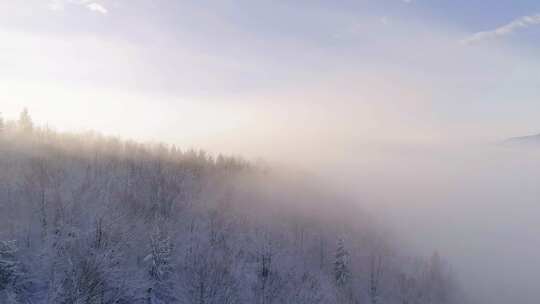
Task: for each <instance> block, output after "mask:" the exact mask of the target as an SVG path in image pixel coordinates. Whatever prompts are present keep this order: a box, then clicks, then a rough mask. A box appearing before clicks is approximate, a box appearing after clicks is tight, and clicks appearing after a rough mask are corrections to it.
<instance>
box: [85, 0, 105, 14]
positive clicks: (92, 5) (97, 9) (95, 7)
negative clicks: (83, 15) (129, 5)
mask: <svg viewBox="0 0 540 304" xmlns="http://www.w3.org/2000/svg"><path fill="white" fill-rule="evenodd" d="M86 7H87V8H88V9H89V10H91V11H94V12H98V13H101V14H103V15H107V13H109V11H108V10H107V9H106V8H105V7H104V6H103V5H101V4H99V3H95V2H92V3H89V4H87V5H86Z"/></svg>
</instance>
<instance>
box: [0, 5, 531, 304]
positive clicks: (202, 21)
mask: <svg viewBox="0 0 540 304" xmlns="http://www.w3.org/2000/svg"><path fill="white" fill-rule="evenodd" d="M538 88H540V2H539V1H537V0H492V1H485V0H429V1H428V0H333V1H322V0H309V1H308V0H295V1H285V0H257V1H253V0H215V1H207V0H198V1H186V0H129V1H128V0H96V1H93V0H24V1H20V0H0V112H1V113H2V115H3V116H4V117H6V118H9V119H15V118H16V117H17V116H18V113H19V112H20V111H21V110H22V109H23V108H24V107H27V108H28V109H29V111H30V113H31V114H32V117H33V118H34V120H35V121H36V122H38V123H39V124H48V125H49V126H52V127H54V128H56V129H58V130H68V131H84V130H97V131H100V132H103V133H105V134H110V135H119V136H122V137H127V138H134V139H140V140H148V141H165V142H168V143H174V144H179V145H180V146H184V147H197V148H205V149H207V150H209V151H210V152H224V153H229V154H231V153H232V154H240V155H243V156H245V157H248V158H251V157H253V158H257V157H263V158H265V159H269V160H274V161H275V160H280V161H281V160H284V159H286V160H287V161H288V162H292V163H294V164H303V165H305V166H306V167H310V166H311V167H314V165H313V164H320V163H326V164H327V165H326V166H321V167H320V168H325V169H321V171H320V172H319V173H321V174H323V175H327V176H330V177H331V178H332V179H333V180H334V181H335V183H336V184H340V185H341V187H343V188H347V187H350V188H351V189H353V190H354V191H358V192H359V193H357V192H354V191H353V192H354V194H355V195H356V194H357V195H360V197H363V198H364V200H366V201H373V202H374V204H379V205H380V206H379V207H378V208H386V210H387V212H388V213H389V217H391V218H393V221H394V224H395V226H396V227H397V229H398V231H400V232H401V233H403V234H405V235H409V236H412V242H413V243H418V244H419V246H420V247H423V248H440V249H441V250H442V251H444V253H446V255H447V256H448V257H449V258H450V259H451V260H452V261H453V262H455V265H456V268H457V270H458V271H459V272H460V273H461V274H462V276H464V277H467V278H468V280H465V282H467V284H469V285H470V286H468V288H469V290H470V289H474V288H478V289H481V290H482V292H485V293H489V294H491V295H492V296H493V299H492V300H491V301H488V303H499V302H500V303H512V302H514V303H536V302H537V300H536V299H537V298H538V297H540V294H539V293H538V291H537V288H536V286H534V285H535V284H534V283H535V282H536V279H535V278H536V275H537V274H538V272H540V263H539V262H538V258H537V257H538V256H539V255H540V252H539V251H538V248H537V247H538V246H535V244H538V239H537V236H536V234H535V233H534V232H536V231H538V225H537V218H538V210H537V209H538V208H537V207H536V205H537V197H538V195H539V193H538V191H537V190H536V189H537V186H536V184H537V181H538V173H536V172H535V171H536V170H535V168H538V164H540V161H539V159H538V158H537V157H536V156H534V155H533V156H531V155H527V156H524V155H523V154H520V153H516V154H515V153H514V152H515V151H514V152H509V151H506V150H503V151H501V150H497V149H495V150H496V151H495V150H492V148H493V147H489V148H486V147H485V146H489V145H490V144H492V143H495V142H499V141H501V140H504V139H506V138H508V137H513V136H522V135H529V134H536V133H539V132H540V123H539V120H538V113H540V102H539V97H540V94H539V93H538V92H539V90H538ZM450 146H451V147H450ZM472 147H474V148H475V149H472ZM479 147H482V148H479ZM388 189H393V190H394V191H388ZM428 250H429V249H428ZM515 261H520V262H515ZM512 268H513V269H512ZM501 272H503V273H504V275H501ZM523 282H525V283H523ZM471 286H472V287H471ZM494 289H496V290H497V291H498V292H493V290H494Z"/></svg>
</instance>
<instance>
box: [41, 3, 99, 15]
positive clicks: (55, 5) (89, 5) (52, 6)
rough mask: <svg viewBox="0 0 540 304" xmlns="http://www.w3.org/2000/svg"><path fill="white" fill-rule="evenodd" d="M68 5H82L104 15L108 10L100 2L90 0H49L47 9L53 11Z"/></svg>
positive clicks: (63, 8)
mask: <svg viewBox="0 0 540 304" xmlns="http://www.w3.org/2000/svg"><path fill="white" fill-rule="evenodd" d="M68 5H79V6H83V7H85V8H87V9H89V10H91V11H93V12H96V13H100V14H103V15H106V14H108V13H109V10H108V9H107V8H106V7H105V6H104V5H102V4H99V3H97V2H93V1H92V0H51V1H50V2H49V5H48V6H49V9H51V10H53V11H64V10H65V9H66V7H67V6H68Z"/></svg>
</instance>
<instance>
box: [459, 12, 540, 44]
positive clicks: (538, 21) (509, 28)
mask: <svg viewBox="0 0 540 304" xmlns="http://www.w3.org/2000/svg"><path fill="white" fill-rule="evenodd" d="M534 25H540V14H536V15H530V16H523V17H520V18H518V19H516V20H514V21H512V22H510V23H508V24H505V25H503V26H501V27H498V28H496V29H494V30H489V31H483V32H478V33H475V34H473V35H471V36H469V37H467V38H465V39H463V40H462V41H461V42H462V43H463V44H473V43H476V42H480V41H484V40H491V39H496V38H499V37H502V36H506V35H509V34H512V33H514V32H515V31H518V30H520V29H526V28H528V27H531V26H534Z"/></svg>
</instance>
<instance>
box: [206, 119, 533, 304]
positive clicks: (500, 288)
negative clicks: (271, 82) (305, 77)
mask: <svg viewBox="0 0 540 304" xmlns="http://www.w3.org/2000/svg"><path fill="white" fill-rule="evenodd" d="M330 115H332V114H330ZM325 127H326V128H325V129H324V130H325V131H326V132H316V131H313V130H319V129H318V128H321V126H320V125H319V127H312V126H311V125H309V124H306V125H304V126H303V128H302V129H294V128H291V129H287V126H284V125H283V124H281V125H279V127H278V129H279V132H271V131H268V132H266V133H261V134H264V136H260V137H257V136H254V135H253V134H252V133H251V135H252V137H249V136H245V135H246V133H240V134H242V136H238V133H237V134H235V135H230V136H228V135H229V134H222V135H221V138H220V140H219V141H216V142H214V143H208V146H209V147H214V149H216V150H227V149H231V150H232V151H234V149H235V148H237V149H238V150H237V151H238V152H239V153H240V151H244V152H246V153H248V155H252V156H262V158H263V159H265V160H267V161H269V162H270V163H273V164H274V165H276V164H279V165H281V166H285V167H288V168H295V169H297V170H300V171H303V172H309V174H312V175H313V176H317V177H318V178H319V179H320V181H322V183H324V184H325V185H327V186H328V187H332V188H333V189H336V190H337V191H339V192H340V193H343V194H346V195H348V196H350V197H351V198H352V200H353V201H355V202H357V203H358V204H360V205H361V206H362V207H363V208H365V209H366V210H367V211H368V212H370V213H371V214H372V215H374V216H376V217H378V218H379V219H380V220H382V221H383V222H385V223H386V225H387V226H388V227H391V229H392V230H393V231H395V232H396V233H397V235H398V236H399V237H401V238H403V239H404V240H405V242H406V244H408V245H410V246H411V247H410V248H412V250H414V251H416V253H417V254H420V255H426V256H427V255H429V254H430V253H431V252H433V251H435V250H436V251H439V252H441V253H442V254H443V255H444V256H445V257H446V258H447V259H448V260H449V261H450V263H451V265H452V267H453V269H454V271H455V274H456V275H457V276H458V277H459V278H460V282H461V284H462V285H463V287H464V288H465V289H466V290H467V291H468V293H469V295H471V296H472V297H473V298H474V299H475V301H476V302H477V303H536V302H537V299H538V298H539V297H540V291H538V290H537V288H536V286H537V284H536V283H537V280H536V277H537V274H538V273H540V258H539V256H540V247H538V243H539V242H540V236H539V235H538V228H539V225H540V224H538V217H539V215H540V207H539V205H538V198H540V188H539V187H538V184H537V183H538V181H539V180H540V170H539V168H540V155H538V152H539V150H538V149H535V148H534V147H530V146H528V147H523V146H517V145H516V146H508V145H503V144H501V142H502V141H504V140H505V138H504V137H501V138H498V139H493V140H486V139H478V138H476V139H473V138H471V137H470V136H467V135H465V134H462V135H463V139H462V140H458V139H456V137H457V136H452V135H450V134H444V135H442V136H441V137H439V138H436V139H434V138H431V137H429V136H425V137H420V138H418V137H417V138H413V137H412V136H410V133H409V140H407V139H400V140H397V139H388V140H386V141H385V140H380V141H376V140H362V139H361V138H359V137H354V136H352V135H354V130H352V129H349V128H342V129H338V128H336V127H334V126H333V125H329V126H327V125H325ZM305 130H308V131H305ZM310 130H311V131H310ZM432 131H434V130H432ZM255 133H256V132H255ZM454 135H455V134H454ZM243 136H244V137H243ZM444 136H446V137H444ZM246 139H247V140H246ZM224 143H227V144H224ZM231 147H233V148H231Z"/></svg>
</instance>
